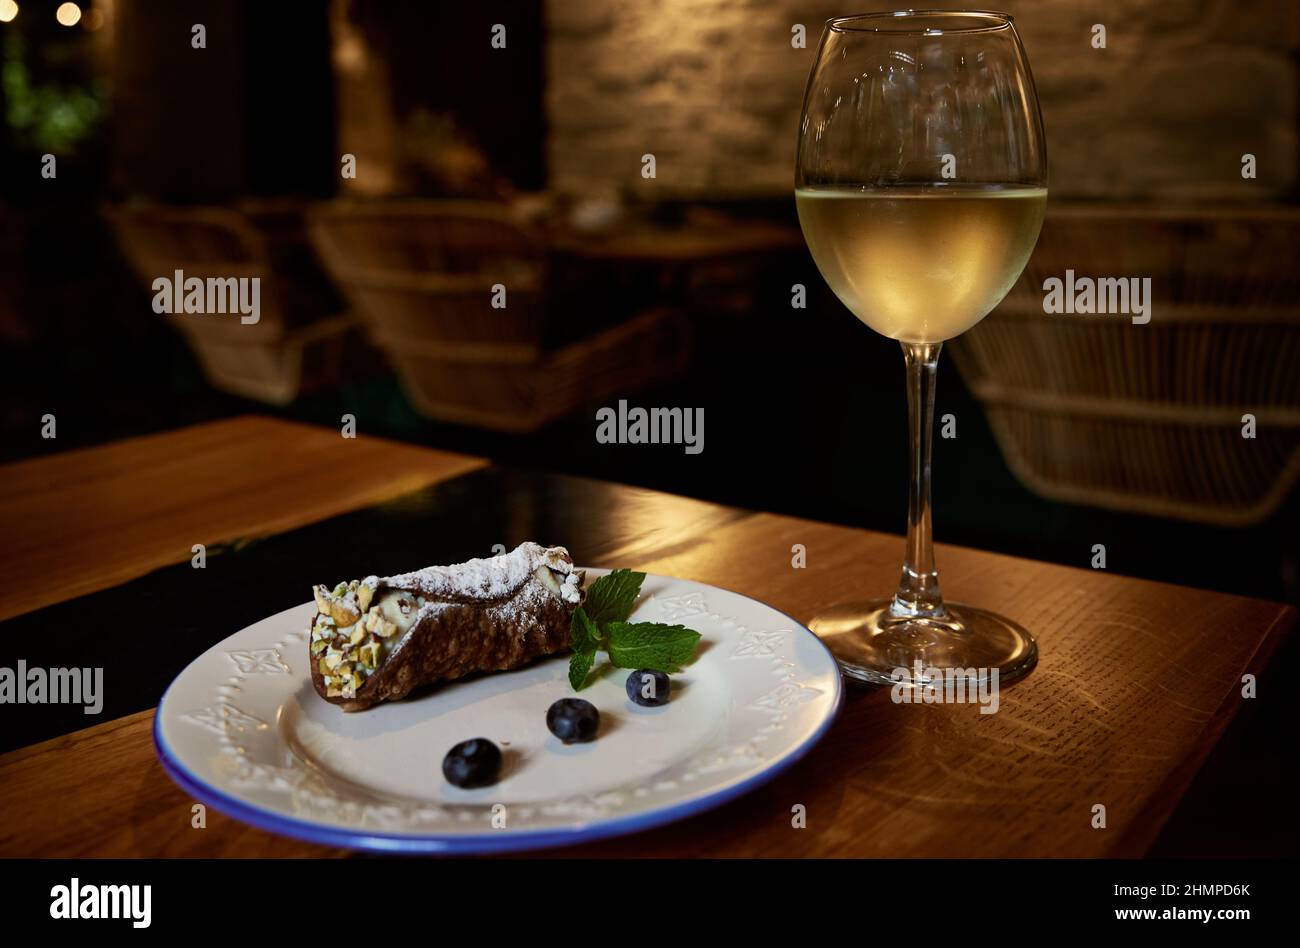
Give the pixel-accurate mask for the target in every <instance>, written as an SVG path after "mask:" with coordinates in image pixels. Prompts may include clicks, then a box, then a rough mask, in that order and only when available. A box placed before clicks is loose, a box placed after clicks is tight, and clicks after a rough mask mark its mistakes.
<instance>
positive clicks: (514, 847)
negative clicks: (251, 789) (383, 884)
mask: <svg viewBox="0 0 1300 948" xmlns="http://www.w3.org/2000/svg"><path fill="white" fill-rule="evenodd" d="M666 578H668V579H674V578H676V577H671V576H670V577H666ZM689 581H690V582H698V580H689ZM702 585H705V586H712V585H713V584H712V583H703V584H702ZM713 588H715V589H722V590H723V591H724V592H729V593H732V594H733V595H736V596H740V597H741V598H742V599H748V600H749V601H750V602H756V603H758V604H759V605H760V606H763V607H765V608H767V609H771V610H772V611H773V612H775V613H777V614H778V615H780V616H784V617H785V618H786V619H789V620H790V621H791V622H792V623H794V625H795V626H796V627H797V628H798V629H799V630H800V631H802V632H804V633H806V634H807V635H808V637H809V638H811V639H812V640H813V641H814V642H816V643H817V645H818V646H820V647H821V649H822V651H823V652H825V653H826V658H827V660H828V661H829V662H830V663H831V666H832V667H833V668H835V670H836V674H835V676H834V681H835V700H834V703H833V705H832V707H831V710H830V713H829V714H827V715H826V718H825V719H824V720H823V721H822V722H821V724H819V725H818V726H817V729H816V730H815V731H813V733H812V734H810V735H808V737H807V738H805V739H804V740H803V741H802V742H801V743H800V744H798V745H797V746H796V747H794V748H793V749H792V750H791V751H789V752H788V753H787V754H786V755H785V756H784V757H782V758H781V759H780V760H777V761H775V762H774V763H772V764H771V765H769V766H768V767H765V768H764V769H763V770H760V771H759V772H758V773H756V774H754V775H753V776H751V777H748V778H746V779H744V780H741V781H739V782H737V783H733V784H729V785H727V786H724V787H722V788H720V789H718V790H715V791H713V792H712V793H707V794H704V795H702V796H699V797H695V798H691V799H687V800H684V801H682V802H681V803H675V804H672V805H670V806H665V807H661V808H659V809H657V810H647V811H646V812H644V813H637V814H633V815H630V816H621V817H613V818H611V819H607V820H600V821H596V822H592V823H585V824H584V823H580V824H576V825H573V826H569V827H564V828H560V829H555V828H548V829H540V830H517V831H514V832H510V833H502V832H501V831H500V830H493V831H491V832H488V833H474V834H469V833H466V834H455V835H451V836H438V835H429V836H416V835H412V834H409V833H370V832H365V831H363V830H356V829H348V828H345V827H341V826H330V825H327V824H323V823H315V822H312V821H310V820H300V819H296V818H294V817H291V816H285V815H283V814H281V813H277V812H275V811H274V810H268V809H265V808H264V807H260V806H254V805H253V804H251V803H246V802H244V801H243V800H241V799H239V798H238V797H234V796H231V795H230V794H228V793H226V792H224V791H222V790H219V789H217V788H216V787H214V786H212V785H211V784H209V783H206V782H205V781H202V780H200V779H198V778H197V777H194V776H191V775H190V773H189V772H188V771H187V770H186V769H185V765H184V764H182V763H181V762H180V760H179V759H177V758H176V757H175V755H173V754H172V753H171V750H170V749H169V748H168V746H167V741H166V739H165V738H164V737H163V735H162V730H161V727H162V725H161V721H162V716H161V715H160V714H159V713H158V712H159V711H161V709H162V706H163V704H164V703H166V701H167V695H168V694H169V693H170V692H171V689H172V685H174V684H175V683H176V679H173V680H172V684H170V685H168V686H167V688H166V690H165V691H164V692H163V696H162V699H161V700H160V701H159V702H158V707H157V708H155V709H154V719H153V746H154V750H155V752H156V753H157V754H158V761H159V763H161V764H162V768H163V771H164V772H166V774H167V776H168V777H170V778H171V779H172V780H173V781H174V782H175V783H176V784H177V785H178V786H179V787H180V788H181V789H182V790H184V791H185V792H186V793H188V794H189V795H190V796H192V797H194V798H195V799H196V800H198V801H199V802H201V803H205V804H207V805H208V806H212V807H215V808H216V809H218V810H220V811H221V812H222V813H225V814H226V815H227V816H231V817H234V818H235V819H237V820H239V821H240V822H242V823H247V824H248V825H250V826H253V827H256V828H257V829H261V830H266V831H268V832H271V833H277V834H279V835H281V836H288V837H291V838H292V839H298V840H302V841H304V842H308V843H316V844H319V845H322V846H341V847H344V848H347V849H358V850H366V851H369V852H381V853H389V854H403V853H405V854H410V855H463V856H469V855H482V854H486V853H510V852H526V851H528V850H533V849H552V848H556V847H560V846H576V845H578V844H580V843H590V842H595V841H597V840H601V839H609V838H610V837H613V836H625V835H627V834H630V833H639V832H641V831H643V830H648V829H654V828H655V827H657V826H663V825H665V824H667V823H676V822H679V821H681V820H684V819H688V818H689V817H692V816H696V815H698V814H700V813H704V812H706V811H708V810H712V809H714V808H716V807H719V806H722V805H723V804H724V803H729V802H731V801H732V800H735V799H736V798H737V797H741V796H743V795H745V794H746V793H749V792H750V791H751V790H754V789H756V788H758V787H760V786H762V785H763V784H765V783H767V782H769V781H771V780H774V779H775V778H776V777H778V776H780V775H781V774H782V773H784V772H785V771H787V770H788V769H790V767H792V766H794V764H796V763H797V762H798V761H800V760H802V759H803V757H804V756H805V755H806V754H807V753H808V752H809V751H810V750H812V748H813V747H814V746H816V744H817V743H818V742H819V741H820V740H821V739H822V738H823V737H825V736H826V732H827V731H828V730H830V727H831V725H832V724H834V723H835V720H836V718H838V717H839V713H840V708H841V706H842V705H843V703H844V679H843V676H842V675H841V674H840V673H839V663H838V662H836V660H835V656H834V655H832V654H831V652H830V649H828V648H826V645H825V644H824V643H823V642H822V640H821V639H819V638H818V637H817V635H816V634H815V633H814V632H813V631H812V630H811V629H810V628H808V627H807V626H806V625H804V624H803V623H802V622H800V621H799V620H798V619H795V618H794V617H793V616H791V615H789V614H787V613H785V612H782V611H781V610H780V609H777V608H775V607H774V606H770V605H768V604H767V603H765V602H763V600H761V599H755V598H754V597H753V596H747V595H745V594H744V593H740V592H736V591H735V590H732V589H726V588H725V587H723V586H713ZM218 644H220V643H218ZM204 654H206V650H205V653H204ZM199 657H201V656H199ZM197 660H198V658H195V661H197ZM191 664H193V663H191ZM188 669H189V665H187V666H185V669H182V671H181V673H180V675H177V676H176V678H177V679H178V678H180V676H181V675H183V674H185V671H186V670H188Z"/></svg>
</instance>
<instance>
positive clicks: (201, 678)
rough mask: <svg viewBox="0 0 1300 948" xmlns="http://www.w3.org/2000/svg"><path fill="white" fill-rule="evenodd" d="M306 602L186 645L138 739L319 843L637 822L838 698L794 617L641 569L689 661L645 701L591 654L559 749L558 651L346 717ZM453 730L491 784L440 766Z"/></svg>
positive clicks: (773, 744) (466, 847)
mask: <svg viewBox="0 0 1300 948" xmlns="http://www.w3.org/2000/svg"><path fill="white" fill-rule="evenodd" d="M603 572H605V571H604V570H589V571H588V575H589V577H590V578H594V577H595V576H597V575H600V574H601V573H603ZM314 608H315V607H314V606H313V605H311V604H305V605H303V606H300V607H295V608H293V609H288V610H285V611H284V612H281V613H279V614H277V615H275V616H272V617H270V618H268V619H264V620H262V621H261V622H258V623H256V624H254V625H252V626H249V627H248V628H246V629H244V630H242V631H240V632H237V633H235V634H234V635H232V636H231V637H230V638H229V639H227V640H226V641H224V642H222V643H220V644H218V645H217V646H215V647H213V648H212V649H209V650H208V651H207V652H205V653H204V654H203V655H201V656H200V657H199V658H197V659H196V660H195V661H194V662H192V663H191V664H190V665H189V667H188V668H186V669H185V671H183V672H182V673H181V674H180V675H179V676H178V677H177V678H176V680H175V681H174V682H172V684H171V686H170V687H169V688H168V690H167V693H166V694H165V695H164V696H163V700H162V702H161V704H160V705H159V707H158V713H157V716H156V719H155V725H154V736H155V742H156V744H157V747H158V754H159V757H160V759H161V760H162V762H163V765H164V767H165V768H166V769H167V771H168V773H169V774H171V776H172V777H173V779H175V780H176V781H177V782H178V783H180V784H181V786H183V787H184V788H185V789H186V790H187V791H189V792H190V793H192V794H193V795H194V796H195V797H196V798H198V799H200V800H203V801H205V802H207V803H210V804H211V805H213V806H215V807H217V808H218V809H221V810H223V811H225V812H227V813H229V814H231V815H232V816H235V817H237V818H239V819H242V820H244V821H245V822H248V823H251V824H253V825H255V826H259V827H262V828H264V829H269V830H272V831H274V832H280V833H284V834H286V835H290V836H295V837H298V838H301V839H308V840H313V841H316V842H322V843H329V844H333V845H342V846H351V847H355V848H364V849H377V850H389V851H410V852H494V851H508V850H517V849H528V848H537V847H544V846H555V845H563V844H568V843H576V842H582V841H586V840H590V839H598V838H602V837H605V836H611V835H615V834H618V833H625V832H632V831H635V830H639V829H645V828H649V827H651V826H656V825H660V824H663V823H666V822H670V821H672V820H676V819H682V818H684V817H687V816H690V815H692V814H694V813H697V812H700V811H701V810H704V809H707V808H709V807H711V806H716V805H718V804H720V803H722V802H725V801H726V800H729V799H732V798H734V797H735V796H738V795H739V794H741V793H743V792H745V791H746V790H748V789H751V788H752V787H754V786H756V785H758V784H759V783H761V782H763V781H765V780H767V779H770V778H771V777H772V776H774V775H775V774H776V773H778V772H779V771H780V770H782V769H784V768H785V767H786V766H789V764H791V763H793V761H794V760H796V759H798V757H799V756H801V755H802V754H803V753H804V752H805V751H806V750H807V749H808V748H809V747H811V746H812V744H814V743H815V742H816V741H817V740H818V739H819V738H820V737H821V735H822V734H823V733H825V730H826V728H827V727H828V726H829V724H830V722H831V720H832V719H833V717H834V715H835V712H836V710H837V709H838V707H839V703H840V694H841V692H840V689H841V685H840V675H839V670H838V667H837V666H836V664H835V662H834V660H833V659H832V658H831V656H830V654H829V653H828V652H827V651H826V649H825V648H824V647H823V646H822V645H821V643H820V641H818V639H817V638H816V637H815V636H814V635H813V634H812V633H811V632H809V631H808V630H807V629H806V628H804V627H803V626H802V625H800V624H799V623H797V622H795V621H794V620H793V619H790V618H789V617H788V616H786V615H784V614H782V613H780V612H778V611H776V610H775V609H772V608H771V607H770V606H766V605H764V604H763V603H761V602H758V601H756V600H754V599H750V598H748V597H746V596H742V595H740V594H738V593H734V592H730V591H727V590H723V589H719V588H717V587H713V586H707V585H705V584H702V583H696V582H692V581H689V580H679V579H672V578H669V577H663V576H654V575H651V576H648V577H647V578H646V581H645V584H644V586H643V587H642V596H641V599H640V600H639V602H638V606H637V609H636V611H635V612H634V613H633V619H634V620H642V621H657V622H672V623H682V624H685V625H688V626H690V627H691V628H694V629H696V630H697V631H699V632H700V633H701V635H702V640H701V644H700V648H699V651H698V652H697V657H696V659H695V661H694V662H692V664H691V665H690V666H689V667H688V668H686V669H684V670H683V672H682V673H681V674H680V675H675V676H673V697H672V700H671V701H670V702H669V703H668V704H667V705H666V706H664V707H660V708H642V707H638V706H637V705H634V704H633V703H632V702H631V701H629V700H628V698H627V695H626V693H625V691H624V682H625V680H626V677H627V674H628V672H627V671H626V670H624V669H614V668H610V667H609V666H607V665H605V666H602V664H601V661H600V660H599V659H598V663H597V669H598V672H599V670H600V669H601V668H602V667H604V669H605V671H604V673H603V674H599V675H598V676H597V677H595V679H594V681H592V683H590V684H589V685H588V686H587V687H586V688H585V689H584V690H583V692H582V697H584V698H586V699H588V700H589V701H591V702H592V703H593V704H595V705H596V707H597V708H599V709H600V712H601V731H600V733H599V735H598V737H597V739H596V740H595V741H594V742H592V743H590V744H583V745H572V746H567V747H566V746H565V745H563V744H561V743H560V742H559V741H557V740H556V739H555V738H554V737H553V736H552V735H551V734H550V733H549V732H548V731H547V729H546V723H545V715H546V709H547V708H548V707H549V706H550V704H551V703H552V702H553V701H555V700H556V699H558V698H562V697H566V696H571V695H572V694H573V692H572V690H571V689H570V687H569V685H568V679H567V673H568V659H567V655H562V656H557V657H554V658H550V659H546V660H544V661H541V662H538V663H535V664H533V665H530V666H528V667H526V668H523V669H519V670H516V671H513V672H507V673H501V674H495V675H484V676H479V677H476V678H473V679H471V680H465V681H460V682H455V683H449V684H445V685H441V686H438V687H436V688H432V689H429V690H428V691H425V692H422V693H420V694H419V695H418V696H416V697H413V698H411V699H408V700H406V701H400V702H394V703H391V704H385V705H380V706H377V707H375V708H373V709H371V710H369V711H364V712H359V713H356V714H345V713H343V712H341V711H340V710H339V709H338V708H337V707H335V706H333V705H330V704H328V703H327V702H325V701H323V700H321V699H320V698H319V696H317V694H316V692H315V691H314V690H313V688H312V685H311V681H310V678H309V675H308V671H307V668H308V666H307V658H308V656H307V633H306V631H305V630H306V627H307V622H308V620H309V618H310V616H311V614H312V612H313V611H314ZM601 658H603V656H602V657H601ZM470 737H487V738H490V739H491V740H493V741H495V742H496V743H497V744H498V745H499V746H500V747H501V748H502V750H503V753H504V763H503V768H502V774H501V777H500V779H499V780H498V781H497V783H496V784H495V785H493V786H491V787H484V788H480V789H475V790H464V789H460V788H456V787H453V786H451V785H450V784H448V783H447V782H446V781H445V780H444V779H443V778H442V773H441V765H442V758H443V755H444V754H445V753H446V751H447V750H448V749H449V748H450V747H451V746H452V745H453V744H455V743H457V742H459V741H461V740H465V739H467V738H470Z"/></svg>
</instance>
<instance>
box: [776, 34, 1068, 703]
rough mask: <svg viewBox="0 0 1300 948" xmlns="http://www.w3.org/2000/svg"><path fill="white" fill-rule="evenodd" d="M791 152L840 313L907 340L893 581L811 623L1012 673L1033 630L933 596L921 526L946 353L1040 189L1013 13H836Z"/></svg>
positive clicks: (894, 669) (1042, 194) (865, 663)
mask: <svg viewBox="0 0 1300 948" xmlns="http://www.w3.org/2000/svg"><path fill="white" fill-rule="evenodd" d="M797 154H798V157H797V159H796V168H795V203H796V207H797V209H798V213H799V222H800V226H801V227H802V228H803V232H804V237H805V240H806V241H807V243H808V249H809V251H810V252H811V254H812V256H813V259H814V260H815V261H816V263H817V267H818V269H819V270H820V271H821V274H822V276H823V278H824V279H825V280H826V282H827V284H828V285H829V286H830V288H831V289H832V290H833V291H834V293H835V294H836V296H837V297H838V298H839V299H840V301H841V302H842V303H844V305H845V306H846V307H847V308H848V309H849V311H850V312H852V313H853V314H854V315H855V316H856V317H857V318H858V319H859V320H861V321H862V322H863V323H865V324H866V325H868V326H870V327H871V328H872V329H874V330H876V331H877V332H878V333H880V334H882V335H884V336H887V337H889V338H891V339H897V340H898V341H899V342H900V343H901V344H902V347H903V353H904V357H905V363H906V367H907V379H908V415H909V422H910V424H909V429H910V430H909V437H910V442H911V469H912V477H911V490H910V496H909V503H908V535H907V547H906V556H905V560H904V566H903V571H902V577H901V579H900V582H899V586H898V589H897V591H896V592H895V594H894V596H893V597H892V598H888V599H876V600H870V601H867V602H864V603H856V604H849V605H845V606H838V607H835V608H833V609H831V610H830V611H828V612H826V613H823V614H821V615H819V616H817V617H815V618H814V619H813V620H812V621H811V622H810V623H809V625H810V627H811V628H812V629H813V631H814V632H816V633H817V634H818V635H819V636H821V637H822V639H823V641H825V642H826V644H827V646H828V647H829V648H830V649H831V651H832V652H833V653H834V654H835V655H836V657H837V658H838V659H839V661H840V665H841V668H842V669H843V670H844V672H845V674H846V675H848V676H850V677H852V678H857V679H860V680H864V681H870V682H876V683H898V682H900V681H901V682H904V683H910V684H923V683H925V684H928V683H929V682H930V679H932V678H933V677H934V676H935V674H936V673H943V672H945V671H946V670H949V669H956V670H961V671H963V672H966V673H968V674H974V675H976V676H978V677H981V678H987V677H992V673H994V672H996V673H997V676H998V679H999V680H1006V679H1008V678H1011V677H1015V676H1016V675H1019V674H1022V673H1023V672H1025V671H1026V670H1028V669H1029V668H1030V667H1032V665H1033V663H1034V661H1035V659H1036V656H1037V646H1036V645H1035V643H1034V640H1033V637H1032V636H1031V635H1030V634H1029V633H1028V632H1027V631H1025V630H1024V629H1023V628H1021V627H1020V626H1019V625H1017V624H1016V623H1014V622H1012V621H1011V620H1009V619H1005V618H1002V617H1000V616H997V615H995V614H993V613H990V612H987V611H985V610H982V609H977V608H974V607H970V606H962V605H955V604H951V603H945V602H944V600H943V597H942V594H941V593H940V591H939V577H938V572H937V571H936V569H935V566H934V558H933V549H932V542H931V527H930V444H931V428H932V423H933V413H934V381H935V368H936V366H937V362H938V357H939V351H940V349H941V347H942V345H943V343H944V341H945V340H947V339H951V338H952V337H954V336H957V335H959V334H961V333H962V332H964V331H965V330H967V329H969V328H970V327H971V326H973V325H975V324H976V323H978V322H979V321H980V320H981V319H983V318H984V317H985V316H986V315H987V314H988V313H989V311H990V310H992V309H993V308H994V307H995V306H997V304H998V303H999V302H1001V300H1002V298H1003V297H1004V296H1005V295H1006V294H1007V292H1008V291H1009V290H1010V289H1011V286H1012V285H1013V284H1014V283H1015V281H1016V280H1017V279H1018V278H1019V276H1020V273H1021V271H1022V270H1023V269H1024V266H1025V264H1026V263H1027V262H1028V259H1029V255H1030V253H1031V252H1032V251H1033V248H1034V244H1035V242H1036V241H1037V239H1038V232H1039V229H1040V228H1041V226H1042V220H1043V212H1044V209H1045V206H1046V201H1047V159H1046V148H1045V144H1044V135H1043V127H1042V120H1041V117H1040V115H1039V110H1038V100H1037V96H1036V94H1035V91H1034V83H1033V77H1032V75H1031V73H1030V70H1029V62H1028V60H1027V58H1026V56H1025V52H1024V49H1023V47H1022V46H1021V43H1020V38H1019V36H1018V35H1017V33H1016V30H1015V25H1014V23H1013V22H1012V20H1011V18H1010V17H1008V16H1006V15H1005V14H1001V13H990V12H984V11H925V10H922V11H906V12H900V13H878V14H862V15H858V16H850V17H837V18H835V19H832V20H829V21H828V22H827V24H826V28H825V30H824V31H823V33H822V39H821V43H820V46H819V47H818V52H817V58H816V61H815V63H814V65H813V67H812V71H811V73H810V75H809V78H808V88H807V91H806V93H805V95H804V107H803V113H802V116H801V118H800V125H799V143H798V152H797Z"/></svg>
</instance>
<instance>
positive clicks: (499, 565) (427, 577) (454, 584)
mask: <svg viewBox="0 0 1300 948" xmlns="http://www.w3.org/2000/svg"><path fill="white" fill-rule="evenodd" d="M539 567H546V568H547V569H549V570H550V571H551V572H552V573H555V574H558V575H556V576H555V580H556V582H557V584H558V586H559V595H560V598H561V599H563V600H564V601H565V602H568V603H573V604H575V605H576V604H577V603H579V602H581V601H582V592H581V589H582V576H581V573H580V571H577V570H575V569H574V568H573V561H572V560H571V559H570V558H569V551H568V550H566V549H565V548H564V547H562V546H552V547H544V546H541V545H540V544H537V543H532V542H525V543H521V544H519V546H517V547H515V548H514V550H512V551H511V552H509V553H505V554H503V555H501V556H494V557H491V558H489V559H474V560H467V561H466V562H464V563H457V564H456V565H454V566H428V567H426V568H424V569H422V570H418V571H417V572H414V573H402V574H400V575H398V576H387V577H384V578H382V579H379V580H377V584H378V585H379V586H383V587H387V588H389V589H405V590H408V591H410V592H413V593H415V594H416V595H418V596H423V597H424V598H425V599H428V600H441V601H444V602H467V601H490V600H498V599H509V598H510V597H511V596H513V595H514V594H515V593H516V592H518V591H519V588H520V587H521V586H523V585H524V583H526V582H528V579H529V577H531V576H532V575H534V574H535V573H536V572H537V570H538V568H539ZM366 582H367V583H369V582H370V581H369V580H366Z"/></svg>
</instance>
